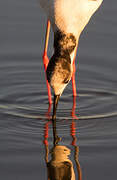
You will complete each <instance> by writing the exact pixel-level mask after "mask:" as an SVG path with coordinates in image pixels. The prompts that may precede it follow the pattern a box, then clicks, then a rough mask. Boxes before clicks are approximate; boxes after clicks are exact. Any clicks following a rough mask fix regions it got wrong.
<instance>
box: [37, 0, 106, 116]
mask: <svg viewBox="0 0 117 180" xmlns="http://www.w3.org/2000/svg"><path fill="white" fill-rule="evenodd" d="M102 1H103V0H40V5H41V7H42V8H43V9H44V11H45V13H46V15H47V18H48V23H47V33H46V41H45V42H46V43H45V51H44V56H43V60H44V67H45V70H46V77H47V86H48V95H49V102H50V103H51V93H50V89H49V84H50V86H51V87H52V89H53V90H54V102H53V117H52V119H55V118H56V108H57V104H58V100H59V97H60V96H61V94H62V92H63V90H64V89H65V87H66V86H67V84H68V83H69V81H70V80H71V78H72V86H73V95H76V92H75V81H74V74H75V73H74V72H75V63H74V60H75V55H76V50H77V47H78V41H79V37H80V34H81V32H82V31H83V29H84V27H85V26H86V25H87V23H88V22H89V20H90V18H91V16H92V15H93V14H94V13H95V11H96V10H97V9H98V8H99V6H100V5H101V3H102ZM50 24H51V26H52V29H53V32H54V54H53V56H52V57H51V59H50V60H49V63H48V62H47V61H48V58H47V46H48V38H49V28H50ZM47 64H48V65H47ZM48 82H49V84H48Z"/></svg>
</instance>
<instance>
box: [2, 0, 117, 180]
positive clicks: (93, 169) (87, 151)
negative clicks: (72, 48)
mask: <svg viewBox="0 0 117 180" xmlns="http://www.w3.org/2000/svg"><path fill="white" fill-rule="evenodd" d="M116 12H117V2H116V0H113V3H112V2H111V1H110V0H106V1H104V2H103V5H102V7H101V8H100V10H99V11H98V12H97V13H96V14H95V16H93V18H92V19H91V21H90V23H89V24H88V26H87V28H86V29H85V31H84V32H83V33H82V36H81V38H80V43H79V49H78V54H77V60H76V67H77V73H76V83H77V94H78V96H77V97H76V110H75V113H76V116H77V117H78V118H79V120H74V121H73V120H72V116H71V112H72V106H73V97H72V86H71V83H70V84H69V86H68V87H67V88H66V90H65V91H64V93H63V95H62V97H61V100H60V102H59V106H58V112H57V132H58V135H59V136H60V137H61V138H62V140H61V142H60V143H59V144H61V145H64V146H67V147H68V148H69V149H71V155H70V159H71V160H72V162H73V163H74V169H75V172H76V168H75V161H74V158H73V157H74V153H75V146H73V145H72V140H73V139H72V138H73V137H72V136H71V126H73V125H74V126H75V127H76V134H75V135H76V138H77V142H76V146H77V147H78V148H79V162H80V166H81V169H82V177H83V180H99V179H100V180H102V179H103V180H110V179H111V180H116V177H117V173H116V171H117V170H116V169H117V20H116ZM45 26H46V17H45V15H44V13H43V11H42V10H41V9H40V7H39V3H38V1H37V0H25V1H23V0H20V1H18V0H10V1H8V0H1V2H0V177H1V178H0V179H1V180H16V179H17V180H44V179H47V169H46V162H45V148H47V147H45V145H44V143H43V141H44V135H45V128H47V129H48V139H47V140H48V145H49V147H48V148H49V149H51V148H52V147H53V134H52V125H51V123H50V121H49V117H48V97H47V90H46V85H45V74H44V70H43V63H42V53H43V43H44V34H45ZM52 35H53V34H52V32H51V40H50V43H49V44H50V47H49V50H48V56H49V57H50V56H51V55H52V51H53V49H52V41H53V37H52ZM50 115H51V113H50ZM46 133H47V132H46ZM49 157H50V155H49ZM76 177H77V173H76ZM76 179H78V178H76Z"/></svg>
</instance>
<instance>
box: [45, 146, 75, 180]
mask: <svg viewBox="0 0 117 180" xmlns="http://www.w3.org/2000/svg"><path fill="white" fill-rule="evenodd" d="M69 155H70V149H68V148H67V147H66V146H60V145H57V146H55V147H54V148H53V149H52V152H51V156H52V159H51V161H50V162H49V163H47V167H48V176H49V178H50V180H75V174H74V169H73V164H72V162H71V160H70V159H69V158H68V156H69Z"/></svg>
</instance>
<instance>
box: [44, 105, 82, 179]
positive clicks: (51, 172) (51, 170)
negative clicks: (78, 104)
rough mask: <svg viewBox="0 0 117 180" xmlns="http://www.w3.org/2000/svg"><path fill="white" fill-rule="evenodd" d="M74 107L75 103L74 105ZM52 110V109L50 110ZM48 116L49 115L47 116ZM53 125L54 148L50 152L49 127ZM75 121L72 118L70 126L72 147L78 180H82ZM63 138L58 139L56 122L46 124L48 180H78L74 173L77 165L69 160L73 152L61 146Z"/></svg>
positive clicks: (45, 141) (45, 143)
mask: <svg viewBox="0 0 117 180" xmlns="http://www.w3.org/2000/svg"><path fill="white" fill-rule="evenodd" d="M73 105H74V103H73ZM49 110H50V109H49ZM72 114H73V117H74V115H75V108H74V106H73V108H72ZM47 115H48V114H47ZM51 123H52V128H53V148H52V149H51V150H49V144H48V136H49V125H50V124H51ZM75 129H76V128H75V121H74V118H72V122H71V126H70V132H71V133H70V134H71V137H72V143H71V144H72V146H73V147H74V148H73V149H74V160H75V165H76V169H77V174H78V180H82V173H81V168H80V163H79V147H78V146H77V145H76V141H77V138H76V134H75ZM60 141H61V138H60V137H58V134H57V129H56V120H54V119H52V121H51V120H49V121H48V122H47V123H46V124H45V128H44V145H45V162H46V166H47V174H48V180H76V174H75V171H74V167H75V165H73V162H72V161H71V160H70V159H69V155H70V154H71V150H70V149H69V148H68V147H66V146H64V145H60V144H59V142H60Z"/></svg>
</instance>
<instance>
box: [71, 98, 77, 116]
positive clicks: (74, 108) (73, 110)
mask: <svg viewBox="0 0 117 180" xmlns="http://www.w3.org/2000/svg"><path fill="white" fill-rule="evenodd" d="M75 110H76V96H73V106H72V112H71V115H72V118H73V119H78V117H77V116H76V115H75Z"/></svg>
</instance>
